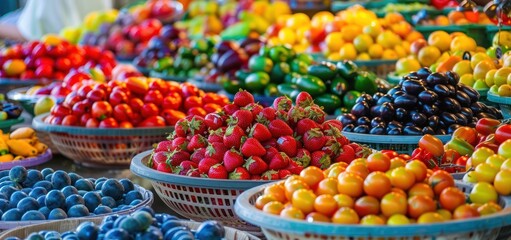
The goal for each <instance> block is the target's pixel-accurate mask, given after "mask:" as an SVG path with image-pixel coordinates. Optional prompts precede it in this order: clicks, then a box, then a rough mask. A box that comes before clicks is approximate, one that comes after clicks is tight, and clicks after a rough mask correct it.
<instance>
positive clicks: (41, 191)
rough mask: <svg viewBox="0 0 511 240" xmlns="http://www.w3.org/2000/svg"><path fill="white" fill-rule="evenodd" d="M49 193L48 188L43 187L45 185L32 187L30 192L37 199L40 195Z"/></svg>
mask: <svg viewBox="0 0 511 240" xmlns="http://www.w3.org/2000/svg"><path fill="white" fill-rule="evenodd" d="M47 193H48V191H47V190H46V188H43V187H35V188H32V191H30V193H29V194H28V196H30V197H33V198H35V199H37V198H38V197H40V196H43V195H46V194H47Z"/></svg>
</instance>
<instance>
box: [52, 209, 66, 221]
mask: <svg viewBox="0 0 511 240" xmlns="http://www.w3.org/2000/svg"><path fill="white" fill-rule="evenodd" d="M66 218H67V213H66V211H64V210H62V209H60V208H55V209H53V210H51V212H50V213H49V214H48V220H56V219H66Z"/></svg>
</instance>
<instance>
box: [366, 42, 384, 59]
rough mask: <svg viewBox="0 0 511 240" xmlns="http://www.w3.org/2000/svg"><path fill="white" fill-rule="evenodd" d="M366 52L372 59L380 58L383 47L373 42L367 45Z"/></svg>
mask: <svg viewBox="0 0 511 240" xmlns="http://www.w3.org/2000/svg"><path fill="white" fill-rule="evenodd" d="M368 53H369V56H371V58H372V59H380V58H381V56H382V55H383V47H382V46H381V45H380V44H373V45H371V46H370V47H369V51H368Z"/></svg>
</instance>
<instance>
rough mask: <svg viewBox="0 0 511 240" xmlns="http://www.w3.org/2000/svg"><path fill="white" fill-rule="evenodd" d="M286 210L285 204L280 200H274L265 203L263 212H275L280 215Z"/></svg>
mask: <svg viewBox="0 0 511 240" xmlns="http://www.w3.org/2000/svg"><path fill="white" fill-rule="evenodd" d="M282 210H284V204H282V203H281V202H279V201H272V202H269V203H267V204H265V205H264V207H263V212H265V213H269V214H274V215H280V212H282Z"/></svg>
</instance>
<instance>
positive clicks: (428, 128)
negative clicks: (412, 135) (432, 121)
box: [421, 126, 435, 135]
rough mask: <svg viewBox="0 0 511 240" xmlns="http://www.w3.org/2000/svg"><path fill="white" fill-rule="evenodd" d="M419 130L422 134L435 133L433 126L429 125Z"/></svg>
mask: <svg viewBox="0 0 511 240" xmlns="http://www.w3.org/2000/svg"><path fill="white" fill-rule="evenodd" d="M421 132H422V134H431V135H434V134H435V130H433V128H432V127H430V126H426V127H423V128H422V131H421Z"/></svg>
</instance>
